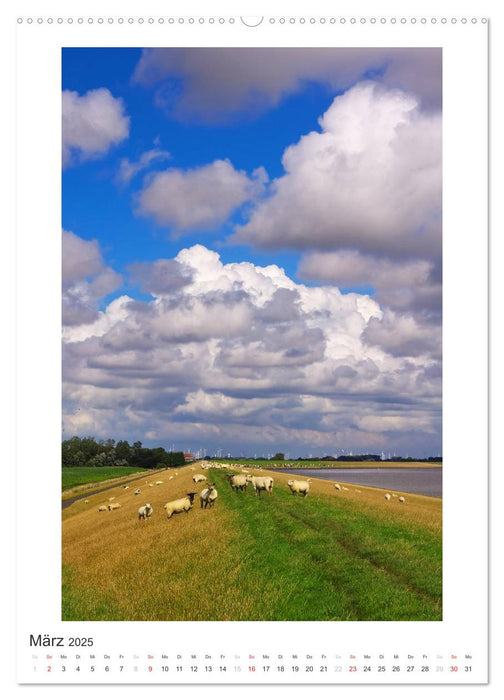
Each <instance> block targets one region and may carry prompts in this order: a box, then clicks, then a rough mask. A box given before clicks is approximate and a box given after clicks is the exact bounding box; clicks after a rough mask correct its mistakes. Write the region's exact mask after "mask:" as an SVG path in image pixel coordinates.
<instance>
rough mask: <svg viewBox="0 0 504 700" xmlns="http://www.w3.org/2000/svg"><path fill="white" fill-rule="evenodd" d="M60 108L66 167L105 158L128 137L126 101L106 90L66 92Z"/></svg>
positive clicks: (63, 155)
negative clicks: (83, 92)
mask: <svg viewBox="0 0 504 700" xmlns="http://www.w3.org/2000/svg"><path fill="white" fill-rule="evenodd" d="M61 107H62V158H63V166H64V167H66V166H69V165H72V164H75V163H76V162H79V161H82V160H89V159H92V158H99V157H101V156H104V155H105V154H106V153H107V152H108V151H109V149H110V148H111V147H112V146H115V145H117V144H119V143H121V141H124V140H125V139H126V138H128V136H129V126H130V118H129V117H128V116H127V115H126V114H125V108H124V104H123V101H122V100H121V99H120V98H116V97H114V96H113V95H112V94H111V93H110V91H109V90H107V89H106V88H98V89H96V90H89V91H88V92H86V93H85V94H84V95H79V93H78V92H75V91H72V90H64V91H63V94H62V102H61Z"/></svg>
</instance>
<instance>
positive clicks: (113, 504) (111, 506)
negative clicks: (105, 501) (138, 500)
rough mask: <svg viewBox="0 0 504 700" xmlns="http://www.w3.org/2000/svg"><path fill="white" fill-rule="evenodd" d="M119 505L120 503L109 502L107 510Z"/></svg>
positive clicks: (114, 508)
mask: <svg viewBox="0 0 504 700" xmlns="http://www.w3.org/2000/svg"><path fill="white" fill-rule="evenodd" d="M120 507H121V504H120V503H109V505H108V509H109V510H117V509H118V508H120Z"/></svg>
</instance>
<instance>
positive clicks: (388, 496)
mask: <svg viewBox="0 0 504 700" xmlns="http://www.w3.org/2000/svg"><path fill="white" fill-rule="evenodd" d="M384 498H385V500H386V501H390V493H386V494H385V497H384Z"/></svg>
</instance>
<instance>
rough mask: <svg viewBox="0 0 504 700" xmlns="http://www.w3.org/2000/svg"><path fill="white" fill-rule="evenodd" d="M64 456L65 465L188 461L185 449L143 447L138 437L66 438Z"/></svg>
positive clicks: (144, 466) (153, 464) (146, 464)
mask: <svg viewBox="0 0 504 700" xmlns="http://www.w3.org/2000/svg"><path fill="white" fill-rule="evenodd" d="M61 459H62V464H63V466H64V467H139V468H140V469H156V468H160V467H178V466H181V465H183V464H185V459H184V453H183V452H167V451H166V450H165V449H164V447H153V448H150V447H143V446H142V443H141V442H140V441H139V440H137V441H136V442H134V443H133V444H132V445H130V444H129V442H128V441H127V440H119V441H118V442H116V441H115V440H112V439H108V440H95V438H94V437H84V438H80V437H77V436H74V437H72V438H70V439H69V440H63V443H62V445H61Z"/></svg>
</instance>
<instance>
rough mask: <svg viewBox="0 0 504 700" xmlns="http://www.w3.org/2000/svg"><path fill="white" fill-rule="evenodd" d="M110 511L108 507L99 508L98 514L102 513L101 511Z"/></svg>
mask: <svg viewBox="0 0 504 700" xmlns="http://www.w3.org/2000/svg"><path fill="white" fill-rule="evenodd" d="M104 510H108V506H98V512H99V513H100V512H101V511H104Z"/></svg>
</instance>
